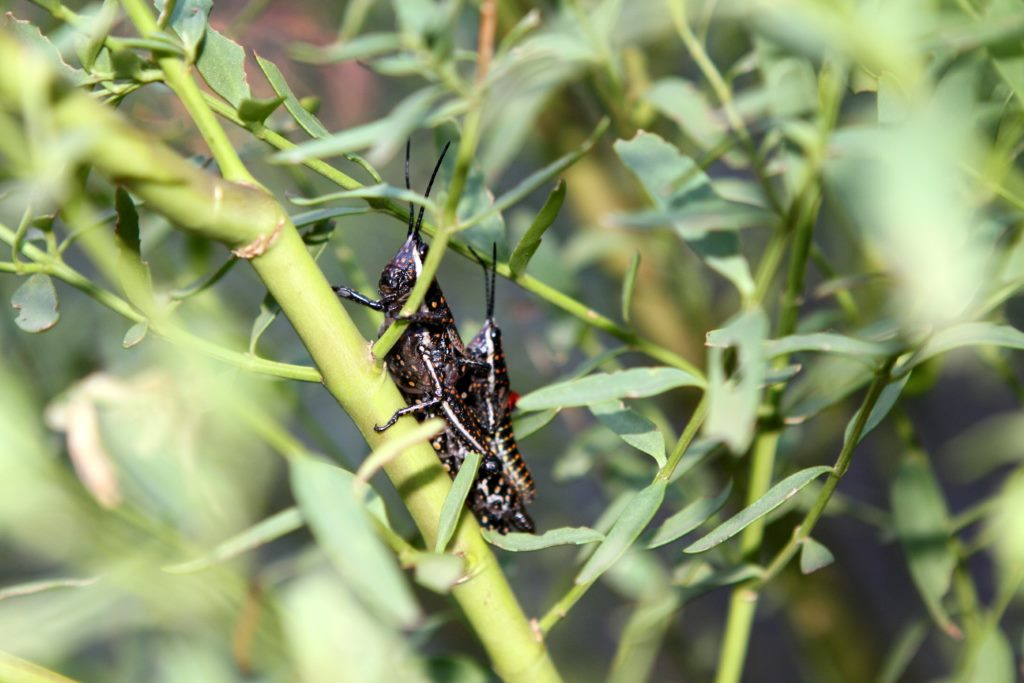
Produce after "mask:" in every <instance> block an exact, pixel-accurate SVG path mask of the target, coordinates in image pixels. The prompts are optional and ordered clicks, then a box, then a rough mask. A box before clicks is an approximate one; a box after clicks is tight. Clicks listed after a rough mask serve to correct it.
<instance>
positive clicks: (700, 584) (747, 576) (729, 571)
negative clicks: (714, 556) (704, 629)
mask: <svg viewBox="0 0 1024 683" xmlns="http://www.w3.org/2000/svg"><path fill="white" fill-rule="evenodd" d="M677 573H678V572H677ZM761 576H763V570H762V569H761V567H759V566H757V565H756V564H741V565H739V566H738V567H727V568H725V569H718V570H715V569H713V568H712V567H711V566H710V565H708V564H707V563H701V564H700V565H698V567H697V568H696V570H695V571H693V572H692V575H690V576H687V577H686V578H685V579H684V580H681V581H677V583H678V584H679V585H681V586H683V588H684V590H683V597H684V599H685V600H686V601H690V600H693V599H694V598H696V597H698V596H701V595H703V594H705V593H708V592H710V591H713V590H715V589H717V588H723V587H725V586H734V585H736V584H738V583H743V582H744V581H749V580H751V579H757V578H760V577H761Z"/></svg>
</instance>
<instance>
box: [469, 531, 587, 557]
mask: <svg viewBox="0 0 1024 683" xmlns="http://www.w3.org/2000/svg"><path fill="white" fill-rule="evenodd" d="M483 535H484V538H485V539H487V542H488V543H490V544H491V545H494V546H498V547H499V548H501V549H502V550H508V551H510V552H514V553H519V552H530V551H533V550H543V549H544V548H551V547H554V546H556V545H586V544H587V543H597V542H598V541H603V540H604V534H602V533H601V532H600V531H597V530H596V529H590V528H588V527H585V526H578V527H572V526H563V527H559V528H558V529H550V530H548V531H545V532H544V533H543V534H540V535H537V534H518V533H511V534H499V533H498V532H497V531H484V532H483Z"/></svg>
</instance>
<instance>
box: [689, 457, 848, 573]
mask: <svg viewBox="0 0 1024 683" xmlns="http://www.w3.org/2000/svg"><path fill="white" fill-rule="evenodd" d="M831 471H832V468H831V467H826V466H825V465H819V466H817V467H808V468H807V469H803V470H800V471H799V472H796V473H795V474H791V475H789V476H788V477H786V478H785V479H783V480H782V481H780V482H779V483H778V484H776V485H775V486H773V487H771V488H770V489H768V491H767V492H765V494H764V495H763V496H761V497H760V498H758V499H757V500H756V501H754V502H753V503H751V504H750V505H748V506H747V507H745V508H743V509H742V510H740V511H739V512H738V513H736V514H735V515H733V516H732V517H730V518H729V519H727V520H726V521H724V522H723V523H721V524H719V525H718V526H717V527H715V528H714V529H713V530H712V531H711V532H710V533H708V534H707V535H706V536H704V537H702V538H701V539H700V540H698V541H696V542H694V543H691V544H690V545H689V546H687V547H686V548H684V549H683V552H684V553H703V552H705V551H708V550H711V549H712V548H714V547H715V546H717V545H719V544H721V543H724V542H725V541H728V540H729V539H730V538H732V537H733V536H735V535H736V534H738V533H739V532H741V531H743V530H744V529H745V528H747V527H748V526H750V525H751V524H752V523H754V522H756V521H757V520H759V519H761V518H762V517H764V516H765V515H767V514H768V513H769V512H771V511H772V510H774V509H775V508H777V507H779V506H780V505H782V504H783V503H785V502H786V501H787V500H789V499H790V498H792V497H793V496H795V495H796V494H797V493H799V492H800V490H801V489H802V488H803V487H805V486H807V485H808V484H810V483H811V482H812V481H814V480H815V479H817V478H818V477H820V476H821V475H823V474H827V473H828V472H831Z"/></svg>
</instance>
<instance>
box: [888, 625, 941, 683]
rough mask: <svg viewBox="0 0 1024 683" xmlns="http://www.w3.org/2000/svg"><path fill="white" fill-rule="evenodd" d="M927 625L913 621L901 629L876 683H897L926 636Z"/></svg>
mask: <svg viewBox="0 0 1024 683" xmlns="http://www.w3.org/2000/svg"><path fill="white" fill-rule="evenodd" d="M928 630H929V629H928V624H927V622H925V621H914V622H911V623H910V624H908V625H907V626H906V627H904V628H903V629H902V631H901V632H900V634H899V635H898V636H896V641H895V642H894V643H893V645H892V647H891V648H890V649H889V652H888V654H886V656H885V661H884V662H883V663H882V667H881V668H880V669H879V673H878V678H877V679H876V680H877V681H878V683H899V681H901V680H903V674H904V673H905V672H906V670H907V667H908V666H910V662H911V660H913V659H914V657H915V656H916V655H917V653H918V651H919V650H920V649H921V645H922V644H924V639H925V638H926V637H927V636H928Z"/></svg>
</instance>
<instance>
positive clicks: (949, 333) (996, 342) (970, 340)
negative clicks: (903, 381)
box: [893, 322, 1024, 376]
mask: <svg viewBox="0 0 1024 683" xmlns="http://www.w3.org/2000/svg"><path fill="white" fill-rule="evenodd" d="M965 346H998V347H1001V348H1007V349H1024V332H1021V331H1020V330H1018V329H1016V328H1014V327H1010V326H1009V325H998V324H996V323H986V322H980V323H963V324H961V325H954V326H952V327H949V328H946V329H945V330H942V331H941V332H938V333H937V334H935V335H933V336H932V337H931V338H930V339H928V341H926V342H925V343H924V346H922V347H921V349H920V350H919V351H918V352H917V353H915V354H914V355H913V356H911V357H910V358H909V359H908V360H907V361H906V362H904V363H902V364H901V365H900V366H899V367H898V368H896V370H894V371H893V375H894V376H899V375H902V374H903V373H905V372H909V371H910V370H912V369H913V368H915V367H917V366H918V365H920V364H921V363H923V362H925V361H926V360H928V359H929V358H934V357H935V356H938V355H940V354H943V353H948V352H949V351H952V350H954V349H960V348H963V347H965Z"/></svg>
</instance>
